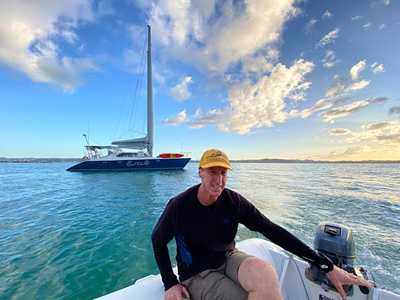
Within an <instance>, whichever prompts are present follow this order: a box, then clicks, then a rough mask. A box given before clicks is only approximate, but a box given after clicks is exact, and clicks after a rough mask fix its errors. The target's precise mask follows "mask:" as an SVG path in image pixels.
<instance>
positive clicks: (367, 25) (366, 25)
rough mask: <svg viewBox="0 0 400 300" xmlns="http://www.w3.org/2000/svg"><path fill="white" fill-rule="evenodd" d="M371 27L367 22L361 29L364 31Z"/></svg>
mask: <svg viewBox="0 0 400 300" xmlns="http://www.w3.org/2000/svg"><path fill="white" fill-rule="evenodd" d="M371 25H372V23H371V22H368V23H365V24H364V25H363V26H362V27H363V28H364V29H368V28H370V27H371Z"/></svg>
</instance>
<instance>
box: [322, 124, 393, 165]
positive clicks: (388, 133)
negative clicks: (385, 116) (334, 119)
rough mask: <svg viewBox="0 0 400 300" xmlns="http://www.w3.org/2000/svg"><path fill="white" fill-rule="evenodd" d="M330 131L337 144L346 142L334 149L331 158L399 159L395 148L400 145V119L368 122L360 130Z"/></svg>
mask: <svg viewBox="0 0 400 300" xmlns="http://www.w3.org/2000/svg"><path fill="white" fill-rule="evenodd" d="M329 133H330V134H331V135H334V136H335V143H336V144H339V143H344V144H345V147H344V148H343V149H338V150H335V151H332V152H331V153H330V154H329V155H328V158H329V159H356V160H359V159H360V157H362V158H363V159H377V160H382V159H387V160H388V159H399V156H398V155H397V156H396V155H394V154H393V149H395V148H394V147H399V146H400V121H394V122H387V121H384V122H375V123H367V124H364V125H361V126H360V128H359V129H358V130H357V129H355V130H350V129H347V128H335V129H331V130H330V131H329Z"/></svg>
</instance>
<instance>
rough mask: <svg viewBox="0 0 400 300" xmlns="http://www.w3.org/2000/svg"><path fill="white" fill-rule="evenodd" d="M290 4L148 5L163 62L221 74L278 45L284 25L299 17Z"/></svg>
mask: <svg viewBox="0 0 400 300" xmlns="http://www.w3.org/2000/svg"><path fill="white" fill-rule="evenodd" d="M294 3H295V1H294V0H282V1H278V2H274V3H272V2H269V1H263V0H255V1H247V2H244V3H240V4H238V3H237V2H234V1H223V2H220V3H218V4H217V3H216V1H213V0H207V1H197V2H190V1H186V0H179V1H159V2H157V3H155V4H153V5H152V8H151V11H150V23H151V25H152V28H153V33H154V34H153V36H154V42H155V43H158V45H159V49H163V51H166V52H167V54H168V55H166V57H170V58H175V59H179V60H180V61H182V60H183V61H184V62H185V63H188V64H192V65H195V66H197V67H198V68H199V69H201V70H204V71H207V72H211V73H218V74H223V73H225V72H226V71H227V69H229V68H230V67H231V66H233V65H235V64H238V63H241V62H243V61H246V60H245V58H247V57H249V56H253V55H256V54H258V53H259V51H261V50H263V49H265V47H267V46H271V45H273V44H274V43H277V42H278V41H279V38H280V35H281V32H282V30H283V25H284V23H285V22H286V21H287V20H289V19H291V18H293V17H294V16H296V14H297V13H298V9H297V8H295V7H294Z"/></svg>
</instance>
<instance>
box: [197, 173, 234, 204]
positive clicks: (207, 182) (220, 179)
mask: <svg viewBox="0 0 400 300" xmlns="http://www.w3.org/2000/svg"><path fill="white" fill-rule="evenodd" d="M199 175H200V177H201V183H202V185H203V187H204V189H205V190H206V191H207V192H208V194H209V195H210V196H211V197H215V198H218V196H219V195H221V193H222V191H223V190H224V188H225V184H226V180H227V178H228V169H225V168H223V167H211V168H206V169H202V168H200V170H199Z"/></svg>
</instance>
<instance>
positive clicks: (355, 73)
mask: <svg viewBox="0 0 400 300" xmlns="http://www.w3.org/2000/svg"><path fill="white" fill-rule="evenodd" d="M365 66H366V62H365V60H361V61H359V62H358V63H357V64H355V65H354V66H353V67H351V69H350V76H351V79H352V80H358V78H359V75H360V73H361V72H362V71H363V70H364V69H365Z"/></svg>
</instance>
